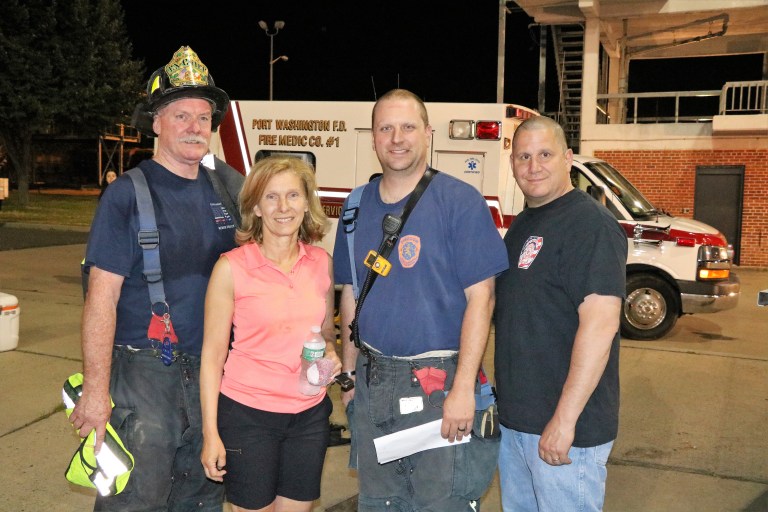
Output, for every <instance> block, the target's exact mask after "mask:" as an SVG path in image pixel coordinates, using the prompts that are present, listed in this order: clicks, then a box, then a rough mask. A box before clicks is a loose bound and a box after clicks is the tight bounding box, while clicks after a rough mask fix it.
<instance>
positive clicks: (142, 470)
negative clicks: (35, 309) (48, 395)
mask: <svg viewBox="0 0 768 512" xmlns="http://www.w3.org/2000/svg"><path fill="white" fill-rule="evenodd" d="M228 103H229V97H228V96H227V93H226V92H224V91H223V90H222V89H219V88H218V87H216V86H215V84H214V81H213V78H212V77H211V74H210V73H209V71H208V68H207V67H206V66H205V65H204V64H203V63H202V61H201V60H200V58H199V57H198V56H197V54H196V53H195V52H194V51H193V50H192V49H191V48H189V47H187V46H183V47H181V48H179V50H178V51H177V52H176V53H174V55H173V58H172V59H171V61H170V62H169V63H168V64H167V65H165V66H164V67H162V68H160V69H158V70H157V71H155V72H154V73H153V74H152V76H151V77H150V79H149V82H148V84H147V98H146V101H145V102H142V103H140V104H139V105H137V107H136V110H135V112H134V126H135V127H136V128H138V129H139V130H140V131H141V132H142V133H144V134H145V135H149V136H152V137H157V145H156V151H155V154H154V156H153V157H152V158H151V159H147V160H144V161H143V162H141V163H140V164H139V165H138V167H137V168H135V169H134V170H131V171H128V172H127V173H126V174H125V175H123V176H121V177H120V178H118V179H117V180H116V181H115V182H114V183H112V184H111V185H110V186H109V188H108V189H107V191H106V192H105V194H104V197H103V198H102V200H101V202H100V203H99V206H98V208H97V211H96V215H95V217H94V221H93V224H92V226H91V233H90V238H89V240H88V247H87V250H86V258H85V265H86V266H88V267H89V268H90V275H89V283H88V292H87V295H86V299H85V306H84V310H83V318H82V348H83V380H82V394H81V395H80V396H79V399H78V401H77V403H76V404H75V407H74V409H73V410H72V412H71V414H70V415H69V420H70V421H71V423H72V425H73V427H75V429H77V430H78V432H79V434H80V436H81V437H84V438H85V437H87V436H89V435H92V432H95V434H93V435H94V437H95V451H96V453H98V452H99V451H100V450H102V449H103V447H102V444H103V442H104V438H105V433H106V432H107V430H108V428H107V426H108V425H109V426H110V429H111V430H113V431H114V432H115V433H116V434H117V435H118V436H119V438H120V439H121V440H122V443H123V444H124V448H125V449H126V450H127V451H128V452H129V453H130V454H132V456H133V459H134V462H135V464H134V468H133V470H132V472H131V474H130V478H129V479H128V481H127V484H125V486H124V489H122V491H121V492H114V493H107V495H106V496H103V495H101V493H100V494H99V496H97V498H96V510H105V511H107V510H115V511H116V510H120V511H126V510H198V511H207V512H213V511H217V512H218V511H221V510H222V504H223V487H222V486H221V485H220V484H217V483H215V482H212V481H210V480H207V479H206V478H205V474H204V472H203V467H202V466H201V464H200V462H199V459H200V449H201V445H202V431H201V417H200V397H199V381H198V378H199V371H200V351H201V347H202V336H203V309H204V299H205V291H206V287H207V284H208V279H209V277H210V273H211V269H212V268H213V265H214V263H215V262H216V260H217V259H218V257H219V255H220V254H221V253H224V252H226V251H228V250H230V249H232V248H234V247H235V243H234V234H235V228H236V221H235V219H236V218H237V211H236V210H237V207H236V200H237V197H236V196H237V192H236V191H234V192H233V191H232V190H231V189H232V188H233V187H231V186H229V185H227V186H226V187H222V186H221V182H222V181H226V182H227V183H229V182H232V180H234V183H239V184H240V185H242V179H243V177H242V176H241V175H238V176H239V181H238V180H237V177H236V178H232V176H228V175H227V176H223V175H222V173H224V174H226V173H232V172H235V171H233V170H232V169H231V168H229V169H222V170H219V169H216V172H212V171H210V170H208V169H206V168H205V167H203V166H202V165H201V159H202V158H203V157H204V156H205V155H206V154H207V153H208V146H209V143H210V138H211V132H212V131H215V130H216V129H217V128H218V126H219V124H220V123H221V122H222V119H223V118H224V115H225V114H226V111H227V106H228ZM142 182H143V185H142V184H141V183H142ZM217 182H218V183H217ZM142 187H143V188H142ZM224 188H226V190H223V189H224ZM235 188H236V187H235ZM147 190H148V193H147V192H146V191H147ZM146 196H149V198H150V199H151V200H149V206H148V207H147V206H146V204H143V203H137V199H143V198H145V197H146ZM224 196H227V197H224ZM232 196H234V198H233V197H232ZM233 202H234V206H233ZM150 211H151V212H152V213H153V215H154V217H155V218H154V221H155V226H154V229H144V226H146V224H145V220H146V217H147V216H148V215H147V214H148V213H149V212H150ZM158 285H159V286H158ZM110 396H111V400H110ZM112 402H114V408H113V407H112Z"/></svg>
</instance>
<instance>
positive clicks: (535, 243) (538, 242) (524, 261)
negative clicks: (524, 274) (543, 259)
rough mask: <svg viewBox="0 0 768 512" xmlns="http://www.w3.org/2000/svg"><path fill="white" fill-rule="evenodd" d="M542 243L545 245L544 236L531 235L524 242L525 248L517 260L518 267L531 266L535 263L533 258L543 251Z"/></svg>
mask: <svg viewBox="0 0 768 512" xmlns="http://www.w3.org/2000/svg"><path fill="white" fill-rule="evenodd" d="M542 245H544V238H543V237H540V236H529V237H528V240H526V241H525V244H523V250H522V251H520V259H518V260H517V268H523V269H527V268H529V267H530V266H531V264H532V263H533V260H535V259H536V256H538V254H539V251H541V246H542Z"/></svg>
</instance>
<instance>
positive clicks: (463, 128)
mask: <svg viewBox="0 0 768 512" xmlns="http://www.w3.org/2000/svg"><path fill="white" fill-rule="evenodd" d="M448 137H449V138H451V139H458V140H471V139H474V138H475V122H474V121H469V120H466V119H453V120H452V121H451V122H450V123H449V124H448Z"/></svg>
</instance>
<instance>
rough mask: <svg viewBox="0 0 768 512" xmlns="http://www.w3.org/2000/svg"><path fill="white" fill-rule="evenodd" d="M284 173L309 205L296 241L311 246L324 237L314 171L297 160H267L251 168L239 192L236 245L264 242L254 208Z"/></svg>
mask: <svg viewBox="0 0 768 512" xmlns="http://www.w3.org/2000/svg"><path fill="white" fill-rule="evenodd" d="M283 172H290V173H293V174H294V175H296V176H297V177H298V178H299V180H300V181H301V184H302V186H303V188H304V194H305V196H306V198H307V204H308V205H309V210H308V211H307V212H305V213H304V220H303V221H302V223H301V227H299V240H301V241H302V242H304V243H307V244H310V243H313V242H318V241H320V240H322V239H323V236H325V233H326V232H327V231H328V226H329V222H328V217H326V215H325V212H324V211H323V207H322V205H321V204H320V198H319V197H318V196H317V182H316V181H315V171H314V169H312V167H310V166H309V165H308V164H306V163H305V162H304V161H303V160H300V159H298V158H294V157H285V156H270V157H267V158H264V159H261V160H259V161H258V162H256V163H255V164H253V167H252V168H251V172H250V173H249V174H248V176H247V177H246V178H245V183H244V184H243V189H242V190H241V191H240V216H241V217H242V224H241V226H240V228H239V229H238V230H237V233H236V235H235V241H236V242H237V244H238V245H245V244H247V243H250V242H259V243H260V242H262V241H263V239H264V231H263V229H264V223H263V221H262V218H261V217H259V216H258V215H256V213H255V212H254V208H255V207H256V205H257V204H258V203H259V200H260V199H261V198H262V196H263V195H264V191H265V190H266V188H267V184H268V183H269V181H270V180H271V179H272V178H273V177H275V176H277V175H278V174H280V173H283Z"/></svg>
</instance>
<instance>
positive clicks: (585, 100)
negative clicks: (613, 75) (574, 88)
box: [581, 17, 600, 147]
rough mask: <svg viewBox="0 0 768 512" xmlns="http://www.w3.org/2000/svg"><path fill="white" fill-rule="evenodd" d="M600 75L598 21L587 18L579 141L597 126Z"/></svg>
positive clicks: (587, 137) (587, 136) (585, 137)
mask: <svg viewBox="0 0 768 512" xmlns="http://www.w3.org/2000/svg"><path fill="white" fill-rule="evenodd" d="M599 76H600V23H599V21H598V19H597V18H592V17H590V18H587V19H586V22H585V25H584V68H583V73H582V84H581V141H582V143H583V141H584V140H585V139H589V138H590V133H591V132H592V131H594V129H595V127H596V126H597V86H598V78H599ZM582 147H583V146H582Z"/></svg>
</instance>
